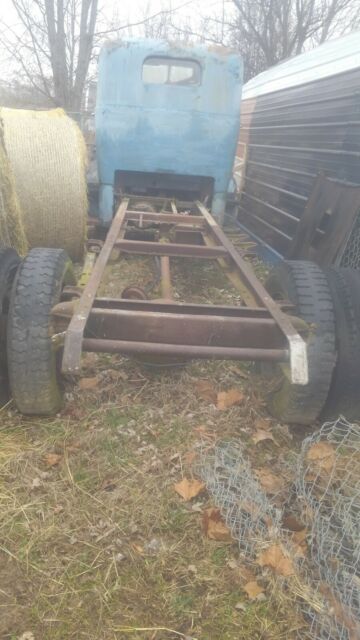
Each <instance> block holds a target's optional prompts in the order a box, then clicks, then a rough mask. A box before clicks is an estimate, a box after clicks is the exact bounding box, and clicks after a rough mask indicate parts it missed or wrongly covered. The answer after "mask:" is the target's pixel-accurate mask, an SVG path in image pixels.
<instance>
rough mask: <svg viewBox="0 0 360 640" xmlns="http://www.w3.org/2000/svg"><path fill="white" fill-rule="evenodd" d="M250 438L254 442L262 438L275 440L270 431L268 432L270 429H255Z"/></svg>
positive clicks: (260, 440)
mask: <svg viewBox="0 0 360 640" xmlns="http://www.w3.org/2000/svg"><path fill="white" fill-rule="evenodd" d="M251 440H252V441H253V442H254V443H255V444H257V443H258V442H262V441H263V440H272V441H273V442H275V440H274V436H273V435H272V433H270V431H265V430H264V429H257V430H256V431H255V433H253V435H252V436H251ZM275 444H276V443H275Z"/></svg>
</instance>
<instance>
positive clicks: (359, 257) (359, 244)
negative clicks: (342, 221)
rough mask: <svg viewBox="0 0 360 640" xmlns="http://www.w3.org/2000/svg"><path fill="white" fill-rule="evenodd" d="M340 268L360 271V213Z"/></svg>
mask: <svg viewBox="0 0 360 640" xmlns="http://www.w3.org/2000/svg"><path fill="white" fill-rule="evenodd" d="M340 266H342V267H350V268H351V269H360V213H359V214H358V216H357V218H356V221H355V224H354V227H353V229H352V231H351V234H350V237H349V239H348V241H347V243H346V245H345V248H344V253H343V255H342V257H341V261H340Z"/></svg>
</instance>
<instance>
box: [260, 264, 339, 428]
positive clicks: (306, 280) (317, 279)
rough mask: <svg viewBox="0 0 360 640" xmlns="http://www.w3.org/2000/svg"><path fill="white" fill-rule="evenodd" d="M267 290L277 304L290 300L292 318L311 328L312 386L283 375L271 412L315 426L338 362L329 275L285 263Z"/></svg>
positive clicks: (311, 266)
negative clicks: (301, 383) (293, 316)
mask: <svg viewBox="0 0 360 640" xmlns="http://www.w3.org/2000/svg"><path fill="white" fill-rule="evenodd" d="M265 286H266V289H267V290H268V291H269V293H270V294H271V296H272V297H273V298H274V299H275V300H276V299H278V300H289V301H290V302H291V303H292V304H293V305H294V307H295V309H294V311H293V312H292V315H295V316H298V317H299V318H302V319H303V320H305V321H306V322H307V323H308V324H309V325H310V331H309V335H308V337H307V345H308V349H307V351H308V366H309V383H308V384H307V385H305V386H302V385H293V384H291V383H290V381H289V379H288V377H287V376H286V375H285V374H284V373H283V372H281V375H279V377H280V380H279V385H278V387H277V389H276V390H275V391H273V393H272V394H271V396H270V398H269V410H270V412H271V413H272V414H273V415H274V416H275V417H276V418H278V419H280V420H281V421H283V422H288V423H295V424H304V425H308V424H312V423H313V422H315V421H316V419H317V418H318V417H319V415H320V413H321V411H322V409H323V407H324V405H325V402H326V399H327V396H328V393H329V389H330V385H331V379H332V373H333V369H334V366H335V361H336V351H335V320H334V309H333V303H332V298H331V293H330V289H329V285H328V282H327V278H326V275H325V273H324V272H323V271H322V269H320V267H318V266H317V265H316V264H314V263H313V262H309V261H306V260H301V261H300V260H293V261H290V260H289V261H283V262H282V263H281V264H280V265H279V266H277V267H276V268H275V269H274V271H273V272H272V274H270V276H269V279H268V281H267V283H266V285H265ZM278 369H280V368H278ZM280 371H281V370H280Z"/></svg>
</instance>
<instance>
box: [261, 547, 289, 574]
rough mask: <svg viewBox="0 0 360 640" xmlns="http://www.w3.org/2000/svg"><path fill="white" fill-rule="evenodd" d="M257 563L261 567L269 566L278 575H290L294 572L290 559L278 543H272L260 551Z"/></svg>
mask: <svg viewBox="0 0 360 640" xmlns="http://www.w3.org/2000/svg"><path fill="white" fill-rule="evenodd" d="M257 563H258V564H259V565H260V566H261V567H271V568H272V569H274V571H275V573H277V574H278V575H280V576H291V575H293V574H294V573H295V571H294V566H293V563H292V561H291V559H290V558H289V557H288V556H286V555H285V553H284V550H283V548H282V547H281V545H279V544H272V545H271V546H270V547H268V548H267V549H265V550H264V551H262V552H261V553H260V554H259V556H258V558H257Z"/></svg>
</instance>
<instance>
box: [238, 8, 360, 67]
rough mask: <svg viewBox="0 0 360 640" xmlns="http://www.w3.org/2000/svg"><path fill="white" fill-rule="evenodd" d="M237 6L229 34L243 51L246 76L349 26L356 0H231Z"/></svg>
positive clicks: (356, 14) (358, 12)
mask: <svg viewBox="0 0 360 640" xmlns="http://www.w3.org/2000/svg"><path fill="white" fill-rule="evenodd" d="M233 2H234V5H235V6H236V8H237V10H238V15H237V16H236V17H235V20H234V21H230V22H229V23H228V27H229V38H230V40H231V42H232V44H233V45H235V46H237V48H239V50H240V51H241V53H243V57H244V61H245V76H246V79H248V78H249V77H252V76H253V75H256V74H257V73H259V72H260V71H263V70H264V69H267V68H268V67H270V66H272V65H274V64H276V63H278V62H280V61H281V60H284V59H286V58H290V57H291V56H294V55H297V54H299V53H301V52H302V51H304V50H305V49H307V48H312V47H313V46H315V45H317V44H321V43H322V42H324V41H325V40H327V39H328V38H329V37H331V36H333V35H335V34H339V35H341V34H342V33H344V32H345V31H347V30H351V28H354V26H355V25H356V22H358V20H359V18H360V5H359V2H358V0H233Z"/></svg>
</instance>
